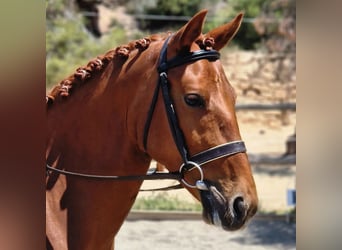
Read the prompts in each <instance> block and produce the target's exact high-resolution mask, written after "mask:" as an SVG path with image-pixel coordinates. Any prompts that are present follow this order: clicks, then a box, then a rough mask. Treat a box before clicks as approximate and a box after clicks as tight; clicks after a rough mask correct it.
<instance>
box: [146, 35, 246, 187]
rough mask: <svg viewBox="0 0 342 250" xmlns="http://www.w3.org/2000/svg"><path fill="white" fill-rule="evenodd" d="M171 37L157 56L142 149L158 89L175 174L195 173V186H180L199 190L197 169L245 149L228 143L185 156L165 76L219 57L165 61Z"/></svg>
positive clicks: (204, 54)
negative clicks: (175, 156)
mask: <svg viewBox="0 0 342 250" xmlns="http://www.w3.org/2000/svg"><path fill="white" fill-rule="evenodd" d="M170 37H171V36H169V37H168V38H167V39H166V41H165V42H164V45H163V47H162V49H161V51H160V55H159V65H158V68H157V70H158V73H159V81H158V84H157V87H156V89H155V91H154V95H153V98H152V103H151V106H150V110H149V112H148V115H147V120H146V123H145V129H144V139H143V140H144V141H143V143H144V149H145V151H146V150H147V138H148V132H149V128H150V125H151V121H152V116H153V111H154V109H155V106H156V103H157V99H158V93H159V91H160V89H161V92H162V96H163V100H164V105H165V110H166V114H167V118H168V122H169V125H170V130H171V132H172V137H173V139H174V142H175V144H176V146H177V149H178V151H179V153H180V155H181V157H182V161H183V163H182V165H181V166H180V169H179V173H180V174H181V176H183V175H184V172H185V171H190V170H192V169H195V168H196V169H197V170H198V171H199V173H200V176H201V177H200V180H199V181H198V182H197V183H196V185H191V184H189V183H188V182H186V181H185V180H184V179H183V178H182V179H181V181H182V183H183V184H184V185H186V186H188V187H191V188H200V189H201V188H203V187H205V185H203V179H204V175H203V171H202V168H201V165H204V164H206V163H208V162H210V161H214V160H216V159H219V158H222V157H227V156H231V155H234V154H237V153H241V152H246V147H245V144H244V142H243V141H233V142H228V143H225V144H222V145H219V146H216V147H213V148H209V149H207V150H205V151H202V152H200V153H198V154H196V155H193V156H189V153H188V149H187V145H186V141H185V139H184V136H183V133H182V130H181V128H180V127H179V123H178V118H177V114H176V110H175V108H174V105H173V101H172V97H171V95H170V86H169V81H168V75H167V72H168V70H169V69H171V68H175V67H177V66H180V65H183V64H187V63H192V62H195V61H198V60H203V59H206V60H209V61H216V60H218V59H219V58H220V53H219V52H218V51H216V50H203V49H201V50H197V51H194V52H188V53H187V54H185V55H177V56H175V57H174V58H172V59H170V60H167V47H168V41H169V39H170Z"/></svg>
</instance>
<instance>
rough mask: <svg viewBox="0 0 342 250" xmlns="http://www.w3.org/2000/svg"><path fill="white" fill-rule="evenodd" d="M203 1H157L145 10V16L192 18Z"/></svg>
mask: <svg viewBox="0 0 342 250" xmlns="http://www.w3.org/2000/svg"><path fill="white" fill-rule="evenodd" d="M202 2H203V0H157V3H156V6H155V7H153V8H147V9H146V10H145V12H146V14H155V15H170V16H171V15H173V16H192V15H193V14H195V13H196V12H197V11H198V10H199V7H200V5H201V3H202Z"/></svg>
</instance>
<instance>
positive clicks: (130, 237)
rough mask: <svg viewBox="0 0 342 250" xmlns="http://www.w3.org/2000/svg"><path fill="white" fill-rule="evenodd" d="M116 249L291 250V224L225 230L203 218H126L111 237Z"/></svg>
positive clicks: (293, 244)
mask: <svg viewBox="0 0 342 250" xmlns="http://www.w3.org/2000/svg"><path fill="white" fill-rule="evenodd" d="M115 249H116V250H135V249H139V250H174V249H178V250H207V249H212V250H223V249H229V250H245V249H246V250H247V249H248V250H292V249H296V230H295V224H294V223H287V222H285V221H282V220H258V219H255V220H253V221H252V222H251V223H250V224H249V225H248V226H247V227H246V228H245V229H243V230H241V231H236V232H226V231H223V230H221V229H218V228H215V227H213V226H209V225H207V224H205V223H204V222H203V221H191V220H189V221H165V220H163V221H147V220H139V221H126V222H125V223H124V225H123V226H122V228H121V230H120V232H119V234H118V235H117V237H116V239H115Z"/></svg>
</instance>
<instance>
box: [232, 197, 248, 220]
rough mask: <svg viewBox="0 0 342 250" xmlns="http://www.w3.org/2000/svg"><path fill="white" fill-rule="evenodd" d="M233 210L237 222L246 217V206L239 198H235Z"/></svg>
mask: <svg viewBox="0 0 342 250" xmlns="http://www.w3.org/2000/svg"><path fill="white" fill-rule="evenodd" d="M233 208H234V212H235V215H236V219H237V220H242V219H243V218H244V217H245V216H246V204H245V202H244V200H243V198H242V197H241V196H239V197H236V198H235V200H234V201H233Z"/></svg>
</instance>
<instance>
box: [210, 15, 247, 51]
mask: <svg viewBox="0 0 342 250" xmlns="http://www.w3.org/2000/svg"><path fill="white" fill-rule="evenodd" d="M242 18H243V13H240V14H238V15H237V16H236V17H235V18H234V19H233V20H232V21H230V22H229V23H226V24H224V25H222V26H220V27H218V28H215V29H213V30H211V31H209V32H208V33H207V34H205V37H212V38H214V41H215V45H214V46H213V48H214V49H215V50H220V49H222V48H223V47H224V46H225V45H226V44H228V42H229V41H230V40H232V39H233V37H234V36H235V34H236V33H237V31H238V30H239V28H240V25H241V22H242Z"/></svg>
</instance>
